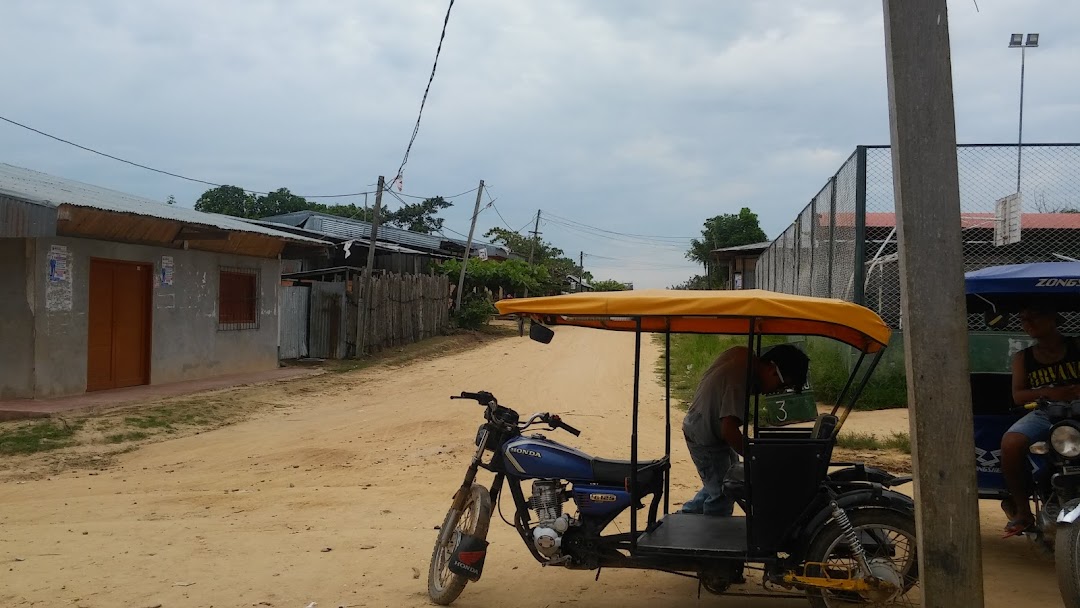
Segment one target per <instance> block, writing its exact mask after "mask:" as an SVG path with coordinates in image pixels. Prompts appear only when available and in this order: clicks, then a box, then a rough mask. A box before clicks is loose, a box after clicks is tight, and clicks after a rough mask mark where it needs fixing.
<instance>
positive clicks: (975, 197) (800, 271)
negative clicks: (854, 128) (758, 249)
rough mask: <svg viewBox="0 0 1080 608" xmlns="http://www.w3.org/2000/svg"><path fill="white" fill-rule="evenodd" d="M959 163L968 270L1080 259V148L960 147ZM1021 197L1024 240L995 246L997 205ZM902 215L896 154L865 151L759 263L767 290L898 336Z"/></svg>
mask: <svg viewBox="0 0 1080 608" xmlns="http://www.w3.org/2000/svg"><path fill="white" fill-rule="evenodd" d="M1018 153H1020V161H1021V163H1020V167H1019V172H1018V167H1017V155H1018ZM957 160H958V167H959V177H960V207H961V227H962V231H963V239H964V270H965V271H970V270H977V269H979V268H984V267H986V266H996V265H999V264H1020V263H1028V262H1042V261H1054V260H1061V259H1080V144H1025V145H1024V146H1023V149H1022V152H1021V151H1020V150H1018V148H1017V146H1010V145H989V144H988V145H980V144H976V145H962V146H958V147H957ZM1018 175H1019V180H1018V177H1017V176H1018ZM1018 181H1019V188H1018ZM1017 191H1019V192H1020V193H1021V194H1022V199H1023V200H1022V205H1023V212H1022V214H1021V230H1022V233H1021V234H1022V237H1021V240H1020V241H1019V242H1016V243H1013V244H1010V245H1000V246H999V245H996V244H995V239H994V236H995V226H997V225H998V222H999V221H1003V219H1004V218H998V217H996V202H997V201H998V200H999V199H1001V198H1003V197H1006V196H1009V195H1011V194H1014V193H1016V192H1017ZM895 208H896V203H895V199H894V196H893V176H892V154H891V151H890V148H889V147H888V146H859V147H858V148H856V150H855V153H854V154H852V155H851V156H850V157H849V158H848V159H847V161H845V162H844V164H843V165H842V166H841V167H840V169H839V171H837V172H836V174H835V175H833V176H832V177H831V178H829V180H828V181H827V182H826V183H825V185H824V187H823V188H822V189H821V191H820V192H818V194H817V196H815V197H814V199H813V201H811V203H810V204H809V205H807V206H806V207H805V208H804V209H803V210H802V211H801V212H800V213H799V214H798V216H797V217H796V220H795V222H794V223H793V224H792V225H791V226H789V227H788V229H787V230H785V231H784V233H783V235H781V236H780V237H779V238H777V239H776V240H775V241H773V243H772V245H771V246H770V247H769V248H768V249H767V250H766V251H765V252H764V253H763V254H762V255H761V257H760V258H759V260H758V273H759V275H758V276H759V277H760V282H759V285H760V286H761V287H762V288H764V289H770V290H774V291H781V292H786V293H796V294H802V295H813V296H820V297H832V298H840V299H844V300H849V301H853V302H858V303H860V304H863V305H865V306H867V307H868V308H871V309H873V310H875V311H876V312H877V313H878V314H879V315H881V317H882V318H883V319H884V320H885V321H886V322H887V323H889V325H891V326H892V327H894V328H896V327H899V326H900V272H899V259H898V255H897V231H896V213H895ZM1070 317H1071V315H1070ZM972 325H973V327H975V326H977V325H978V324H977V323H976V322H975V321H973V323H972ZM1065 329H1066V330H1067V331H1076V330H1080V318H1069V319H1068V323H1067V327H1066V328H1065Z"/></svg>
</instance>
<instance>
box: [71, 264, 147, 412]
mask: <svg viewBox="0 0 1080 608" xmlns="http://www.w3.org/2000/svg"><path fill="white" fill-rule="evenodd" d="M152 272H153V265H152V264H145V263H144V264H131V263H125V262H111V261H104V260H92V261H91V270H90V310H89V319H88V320H89V324H90V326H89V331H88V352H87V355H88V357H89V359H88V361H87V375H86V385H87V386H86V390H88V391H92V390H102V389H108V388H122V387H126V386H137V385H140V384H148V383H149V382H150V325H151V316H150V315H151V313H150V294H151V280H152V274H151V273H152Z"/></svg>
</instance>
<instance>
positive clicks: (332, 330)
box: [308, 281, 346, 359]
mask: <svg viewBox="0 0 1080 608" xmlns="http://www.w3.org/2000/svg"><path fill="white" fill-rule="evenodd" d="M309 318H310V321H309V323H308V353H309V356H311V357H317V358H320V359H343V358H344V357H345V325H346V319H345V283H344V282H340V281H339V282H335V283H320V282H313V283H311V303H310V314H309Z"/></svg>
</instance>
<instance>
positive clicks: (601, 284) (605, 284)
mask: <svg viewBox="0 0 1080 608" xmlns="http://www.w3.org/2000/svg"><path fill="white" fill-rule="evenodd" d="M592 288H593V291H627V290H629V289H630V286H629V285H627V284H626V283H622V282H619V281H614V280H611V279H604V280H603V281H593V282H592Z"/></svg>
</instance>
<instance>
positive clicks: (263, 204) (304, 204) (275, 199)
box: [255, 188, 315, 217]
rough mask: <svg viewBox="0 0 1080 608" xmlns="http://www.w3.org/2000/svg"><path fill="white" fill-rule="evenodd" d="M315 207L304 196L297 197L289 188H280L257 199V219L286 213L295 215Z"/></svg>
mask: <svg viewBox="0 0 1080 608" xmlns="http://www.w3.org/2000/svg"><path fill="white" fill-rule="evenodd" d="M313 206H315V205H313V203H311V202H310V201H308V200H307V199H306V198H304V197H302V196H297V195H295V194H293V193H292V192H289V189H288V188H278V189H277V190H274V191H273V192H271V193H269V194H264V195H263V196H260V197H258V198H257V199H255V213H256V216H255V217H269V216H271V215H282V214H285V213H293V212H295V211H308V210H312V207H313Z"/></svg>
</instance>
